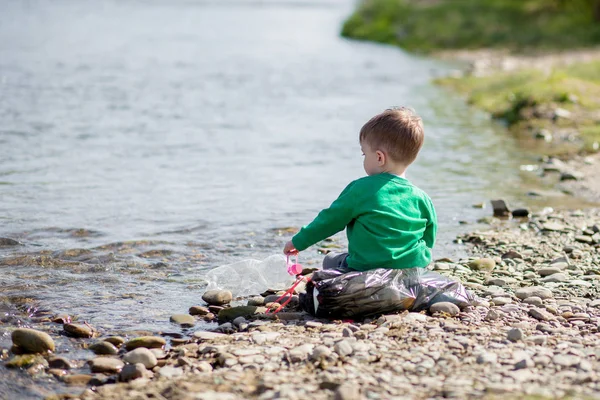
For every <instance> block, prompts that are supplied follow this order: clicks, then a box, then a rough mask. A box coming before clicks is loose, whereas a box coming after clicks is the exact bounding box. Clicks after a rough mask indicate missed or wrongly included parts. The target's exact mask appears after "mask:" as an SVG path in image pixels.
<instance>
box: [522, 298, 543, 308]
mask: <svg viewBox="0 0 600 400" xmlns="http://www.w3.org/2000/svg"><path fill="white" fill-rule="evenodd" d="M523 303H525V304H531V305H532V306H538V307H539V306H542V305H543V304H544V300H542V299H540V298H539V297H537V296H531V297H528V298H526V299H523Z"/></svg>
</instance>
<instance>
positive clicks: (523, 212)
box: [512, 208, 529, 218]
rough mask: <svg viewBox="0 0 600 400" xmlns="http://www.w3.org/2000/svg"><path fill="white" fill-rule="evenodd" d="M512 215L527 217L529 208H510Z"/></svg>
mask: <svg viewBox="0 0 600 400" xmlns="http://www.w3.org/2000/svg"><path fill="white" fill-rule="evenodd" d="M512 216H513V217H515V218H527V217H529V210H528V209H526V208H518V209H516V210H512Z"/></svg>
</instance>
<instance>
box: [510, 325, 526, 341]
mask: <svg viewBox="0 0 600 400" xmlns="http://www.w3.org/2000/svg"><path fill="white" fill-rule="evenodd" d="M506 338H507V339H508V340H510V341H511V342H518V341H519V340H523V331H522V330H520V329H519V328H512V329H511V330H510V331H508V333H507V334H506Z"/></svg>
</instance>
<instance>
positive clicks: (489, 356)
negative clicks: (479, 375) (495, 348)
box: [476, 352, 498, 364]
mask: <svg viewBox="0 0 600 400" xmlns="http://www.w3.org/2000/svg"><path fill="white" fill-rule="evenodd" d="M476 361H477V364H496V362H497V361H498V355H497V354H496V353H487V352H486V353H481V354H480V355H478V356H477V359H476Z"/></svg>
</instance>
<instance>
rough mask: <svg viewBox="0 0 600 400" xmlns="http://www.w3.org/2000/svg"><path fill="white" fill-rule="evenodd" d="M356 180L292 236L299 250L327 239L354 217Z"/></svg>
mask: <svg viewBox="0 0 600 400" xmlns="http://www.w3.org/2000/svg"><path fill="white" fill-rule="evenodd" d="M353 187H354V182H352V183H350V184H349V185H348V186H346V188H345V189H344V190H343V191H342V193H341V194H340V195H339V197H338V198H337V199H336V200H335V201H334V202H333V203H332V204H331V206H329V208H326V209H324V210H322V211H321V212H320V213H319V214H318V215H317V216H316V218H315V219H314V220H313V221H312V222H311V223H310V224H308V225H306V226H304V227H302V229H300V231H299V232H298V233H297V234H296V235H294V237H293V238H292V243H293V244H294V247H295V248H296V249H297V250H298V251H302V250H305V249H307V248H308V247H310V246H312V245H313V244H315V243H317V242H319V241H321V240H323V239H327V238H328V237H329V236H332V235H334V234H336V233H337V232H339V231H341V230H343V229H344V228H345V227H346V225H348V224H349V223H350V221H351V220H352V218H353V217H354V208H355V204H356V201H357V200H356V198H355V195H354V192H355V191H354V190H353Z"/></svg>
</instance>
